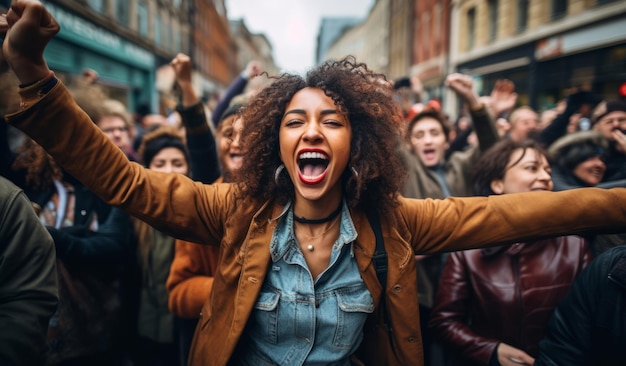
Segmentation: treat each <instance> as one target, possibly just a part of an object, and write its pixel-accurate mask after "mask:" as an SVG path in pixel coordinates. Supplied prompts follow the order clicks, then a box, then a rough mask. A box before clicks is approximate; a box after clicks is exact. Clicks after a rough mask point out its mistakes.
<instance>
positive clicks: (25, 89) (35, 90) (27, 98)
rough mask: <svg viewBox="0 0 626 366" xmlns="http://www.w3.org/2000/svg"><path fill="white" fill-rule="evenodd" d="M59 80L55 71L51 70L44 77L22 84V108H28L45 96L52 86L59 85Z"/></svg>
mask: <svg viewBox="0 0 626 366" xmlns="http://www.w3.org/2000/svg"><path fill="white" fill-rule="evenodd" d="M58 82H59V80H58V79H57V78H56V77H55V76H54V72H53V71H52V70H50V71H49V72H48V75H46V76H45V77H44V78H43V79H41V80H39V81H36V82H34V83H31V84H27V85H20V96H21V97H22V100H21V102H20V107H21V108H26V107H28V106H29V105H31V104H34V103H35V102H38V101H39V100H40V99H41V98H43V97H44V96H45V95H46V94H48V92H49V91H50V90H52V88H53V87H54V86H55V85H57V83H58Z"/></svg>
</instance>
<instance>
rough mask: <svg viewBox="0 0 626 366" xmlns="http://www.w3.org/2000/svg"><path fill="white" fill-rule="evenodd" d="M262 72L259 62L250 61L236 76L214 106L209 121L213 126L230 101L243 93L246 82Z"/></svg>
mask: <svg viewBox="0 0 626 366" xmlns="http://www.w3.org/2000/svg"><path fill="white" fill-rule="evenodd" d="M262 72H263V67H262V66H261V63H260V62H259V61H255V60H253V61H250V62H248V65H246V69H245V70H244V71H243V72H242V73H241V74H239V75H238V76H237V78H236V79H235V80H233V82H232V83H231V84H230V85H229V86H228V88H227V89H226V91H225V92H224V96H223V97H222V98H221V99H220V100H219V102H217V105H216V106H215V110H214V111H213V114H212V115H211V120H212V121H213V125H214V126H216V127H217V125H218V123H219V121H220V117H222V114H223V113H224V112H225V111H226V110H227V109H228V106H229V105H230V101H231V100H233V98H234V97H236V96H237V95H239V94H241V93H243V91H244V89H245V88H246V85H248V81H250V79H252V78H253V77H255V76H256V75H259V74H261V73H262Z"/></svg>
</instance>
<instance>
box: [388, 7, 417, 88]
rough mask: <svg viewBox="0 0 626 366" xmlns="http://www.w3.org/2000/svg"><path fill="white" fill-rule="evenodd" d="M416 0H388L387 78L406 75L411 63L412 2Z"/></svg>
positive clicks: (393, 78)
mask: <svg viewBox="0 0 626 366" xmlns="http://www.w3.org/2000/svg"><path fill="white" fill-rule="evenodd" d="M415 1H416V0H390V3H389V6H390V9H389V17H390V21H389V74H388V76H389V78H390V79H392V80H396V79H398V78H400V77H404V76H408V74H409V70H410V68H411V64H412V62H411V61H412V52H411V51H412V49H411V47H410V46H411V40H412V39H413V37H412V28H413V24H414V23H413V19H414V17H413V11H412V9H413V3H414V2H415Z"/></svg>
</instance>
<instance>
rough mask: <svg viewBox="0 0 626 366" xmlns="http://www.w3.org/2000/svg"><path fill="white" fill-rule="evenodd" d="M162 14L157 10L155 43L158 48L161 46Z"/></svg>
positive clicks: (155, 16)
mask: <svg viewBox="0 0 626 366" xmlns="http://www.w3.org/2000/svg"><path fill="white" fill-rule="evenodd" d="M161 28H162V27H161V14H160V13H159V11H158V10H157V11H156V13H155V14H154V43H155V44H156V45H157V46H160V45H161V42H162V40H161Z"/></svg>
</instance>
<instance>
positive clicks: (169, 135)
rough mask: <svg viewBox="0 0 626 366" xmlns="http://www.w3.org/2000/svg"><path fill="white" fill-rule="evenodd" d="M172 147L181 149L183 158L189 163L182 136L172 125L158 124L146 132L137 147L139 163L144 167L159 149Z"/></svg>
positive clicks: (148, 164)
mask: <svg viewBox="0 0 626 366" xmlns="http://www.w3.org/2000/svg"><path fill="white" fill-rule="evenodd" d="M168 147H173V148H176V149H178V150H180V151H182V153H183V155H184V156H185V160H187V163H189V151H188V150H187V146H186V144H185V140H184V138H183V136H182V135H181V134H180V133H179V132H178V130H177V129H176V127H174V126H160V127H158V128H157V129H155V130H154V131H152V132H149V133H147V134H146V135H145V136H144V137H143V139H142V141H141V146H140V147H139V151H138V153H139V157H140V158H141V163H142V164H143V166H145V167H146V168H147V167H149V166H150V162H151V161H152V159H154V157H155V156H156V155H157V154H158V153H159V151H161V150H163V149H165V148H168Z"/></svg>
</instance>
